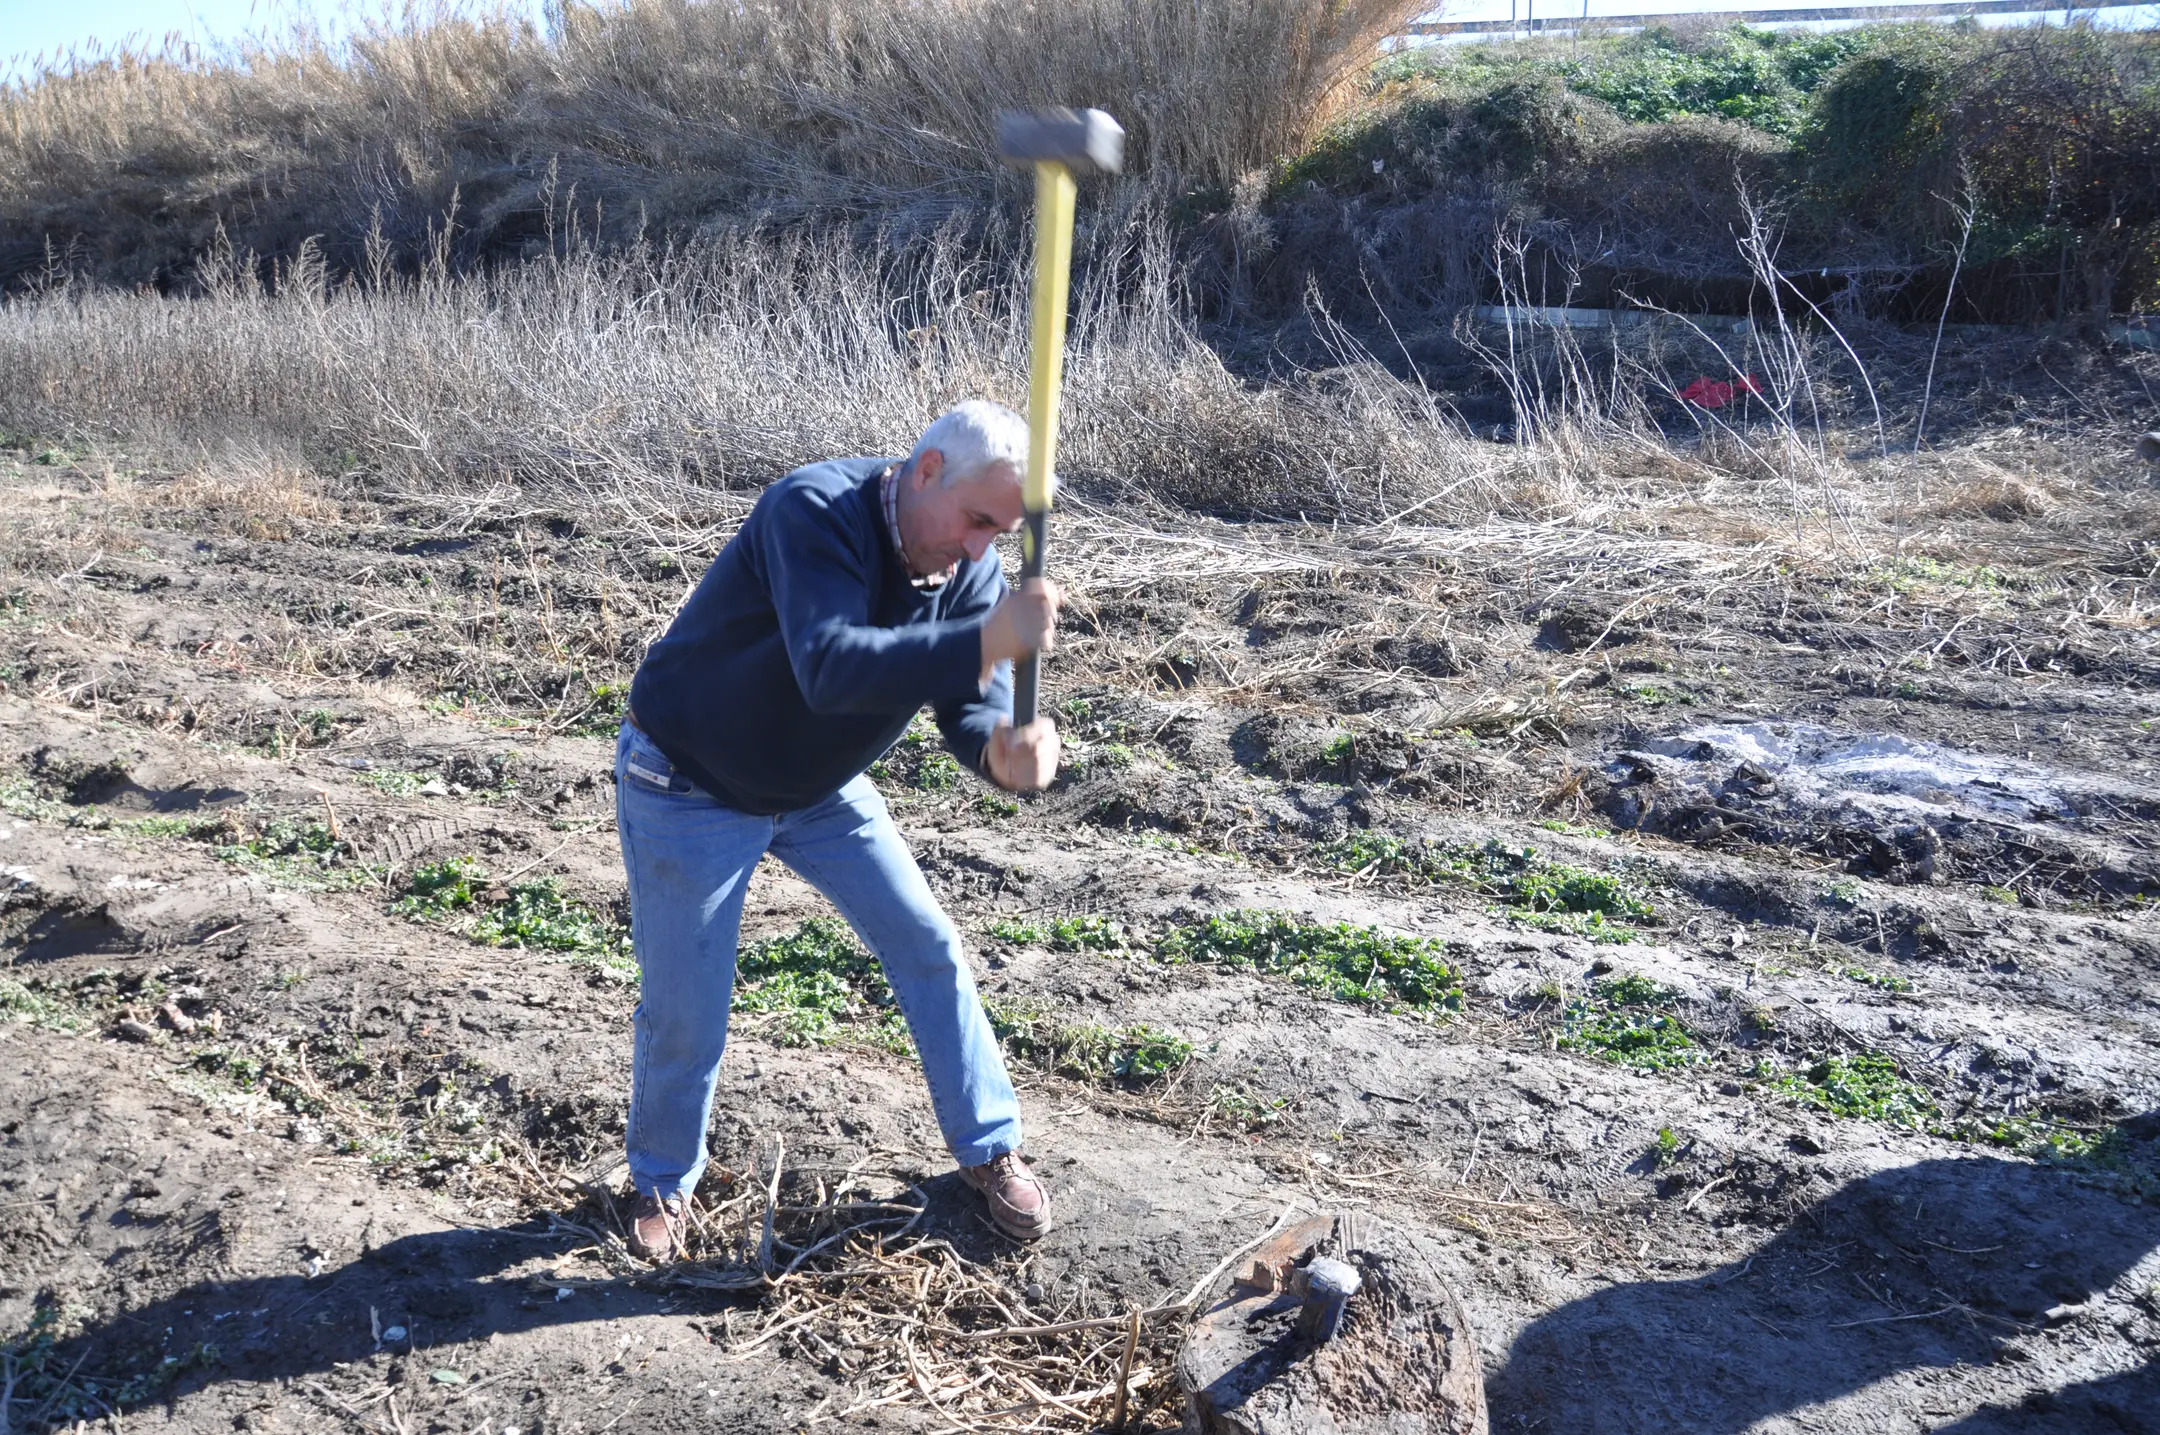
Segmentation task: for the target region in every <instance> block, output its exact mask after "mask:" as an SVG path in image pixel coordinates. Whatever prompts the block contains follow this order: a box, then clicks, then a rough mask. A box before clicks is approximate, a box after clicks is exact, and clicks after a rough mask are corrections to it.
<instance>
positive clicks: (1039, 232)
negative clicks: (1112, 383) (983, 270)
mask: <svg viewBox="0 0 2160 1435" xmlns="http://www.w3.org/2000/svg"><path fill="white" fill-rule="evenodd" d="M997 132H998V153H999V154H1000V155H1001V156H1002V157H1003V158H1004V159H1005V161H1006V163H1008V164H1016V165H1032V166H1034V169H1035V273H1034V279H1033V281H1032V294H1031V300H1032V303H1031V305H1030V307H1031V309H1032V311H1033V316H1032V319H1031V327H1030V332H1029V336H1028V466H1027V475H1026V477H1025V478H1024V479H1022V481H1021V488H1020V499H1021V507H1022V508H1023V509H1024V510H1025V512H1026V526H1025V528H1024V529H1023V530H1022V532H1021V537H1020V555H1021V564H1020V577H1021V580H1022V581H1023V582H1024V581H1026V580H1027V579H1029V578H1040V577H1042V576H1043V547H1044V544H1045V542H1046V541H1047V539H1048V537H1049V533H1048V529H1049V520H1050V504H1051V502H1052V500H1053V499H1054V498H1055V497H1056V494H1057V476H1056V467H1057V421H1058V385H1059V382H1060V379H1061V378H1062V376H1063V373H1064V367H1065V307H1066V303H1067V299H1068V293H1069V289H1070V286H1071V282H1072V228H1073V195H1074V190H1075V185H1074V183H1073V178H1074V176H1075V175H1079V174H1092V173H1096V172H1103V173H1112V174H1114V173H1116V172H1117V171H1118V170H1119V169H1122V168H1123V167H1124V162H1125V131H1124V130H1123V129H1121V128H1119V126H1118V122H1117V121H1116V120H1114V119H1111V118H1110V116H1108V115H1106V114H1104V113H1103V112H1102V111H1101V110H1065V109H1052V110H1000V111H999V112H998V117H997ZM1040 665H1041V659H1040V658H1039V657H1038V656H1036V655H1033V654H1031V655H1029V656H1028V657H1025V658H1022V659H1021V660H1020V661H1019V662H1018V663H1016V664H1014V667H1013V723H1014V725H1015V726H1018V727H1025V726H1026V725H1027V724H1029V723H1031V722H1033V721H1034V720H1035V715H1036V700H1037V696H1038V693H1039V691H1040V689H1039V679H1040Z"/></svg>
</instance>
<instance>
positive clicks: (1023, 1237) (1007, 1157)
mask: <svg viewBox="0 0 2160 1435" xmlns="http://www.w3.org/2000/svg"><path fill="white" fill-rule="evenodd" d="M960 1175H961V1178H962V1179H964V1180H965V1181H966V1182H967V1183H968V1184H969V1185H970V1186H973V1187H974V1188H975V1189H976V1190H978V1191H980V1192H982V1194H983V1200H985V1201H986V1202H988V1203H989V1205H990V1221H991V1223H992V1224H993V1225H995V1226H996V1227H997V1228H998V1229H999V1230H1001V1231H1003V1232H1004V1233H1005V1234H1006V1235H1008V1236H1011V1237H1012V1238H1013V1239H1014V1240H1016V1241H1032V1240H1035V1239H1037V1238H1039V1237H1041V1236H1042V1235H1043V1234H1044V1233H1046V1232H1047V1231H1048V1230H1049V1229H1050V1193H1049V1192H1048V1191H1047V1190H1045V1189H1044V1188H1043V1183H1042V1180H1041V1178H1040V1177H1038V1176H1037V1175H1036V1174H1035V1173H1034V1172H1033V1171H1030V1170H1029V1169H1028V1168H1027V1163H1026V1162H1025V1161H1022V1160H1021V1159H1020V1158H1019V1157H1018V1156H1017V1155H1015V1154H1013V1153H1012V1152H1010V1151H1008V1152H1006V1153H1005V1154H1004V1155H1002V1156H994V1157H992V1158H991V1159H990V1160H989V1161H988V1162H986V1163H985V1164H983V1165H980V1166H962V1167H961V1168H960Z"/></svg>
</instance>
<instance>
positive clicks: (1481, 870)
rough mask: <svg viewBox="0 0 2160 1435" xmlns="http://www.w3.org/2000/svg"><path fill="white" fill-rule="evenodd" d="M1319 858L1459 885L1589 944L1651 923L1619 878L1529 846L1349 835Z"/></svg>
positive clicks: (1511, 914) (1646, 905) (1629, 934)
mask: <svg viewBox="0 0 2160 1435" xmlns="http://www.w3.org/2000/svg"><path fill="white" fill-rule="evenodd" d="M1321 855H1322V856H1323V857H1324V858H1325V859H1326V860H1327V862H1328V863H1329V864H1330V865H1332V866H1334V867H1337V868H1340V869H1341V870H1343V871H1346V872H1354V873H1359V874H1365V873H1372V874H1377V875H1379V876H1383V877H1396V878H1401V879H1404V880H1407V881H1410V882H1413V883H1437V882H1449V881H1452V882H1459V883H1462V884H1463V885H1465V886H1468V887H1470V888H1471V889H1473V890H1475V891H1478V892H1482V893H1484V894H1486V895H1487V896H1490V897H1494V898H1497V899H1499V907H1498V909H1497V911H1498V914H1499V915H1501V916H1504V917H1508V918H1511V919H1513V920H1515V921H1518V922H1521V923H1523V924H1524V925H1525V926H1532V927H1538V928H1542V929H1544V930H1547V931H1555V932H1564V933H1566V934H1568V935H1569V936H1575V937H1582V938H1585V939H1587V940H1589V941H1592V942H1600V943H1613V942H1631V941H1633V940H1635V936H1636V933H1635V930H1634V928H1633V927H1632V926H1631V925H1630V924H1631V923H1634V922H1654V921H1656V920H1657V909H1656V908H1655V907H1654V906H1653V905H1652V904H1651V902H1650V900H1649V898H1647V897H1645V896H1644V895H1643V894H1642V893H1641V892H1640V891H1639V890H1638V889H1637V888H1636V887H1635V886H1634V884H1632V883H1631V882H1629V881H1628V880H1627V879H1626V878H1624V877H1620V876H1616V875H1614V874H1612V873H1607V872H1592V871H1589V870H1587V869H1585V868H1582V867H1571V866H1567V865H1565V864H1562V863H1554V862H1547V861H1545V860H1544V859H1542V858H1540V857H1539V856H1538V854H1537V849H1536V848H1534V847H1511V846H1509V845H1507V844H1506V843H1502V842H1487V843H1485V844H1484V845H1482V846H1476V847H1472V846H1467V845H1450V844H1447V843H1440V842H1411V841H1405V840H1404V839H1402V838H1400V837H1390V836H1387V835H1386V834H1384V833H1378V832H1353V833H1351V834H1350V835H1349V836H1347V837H1345V838H1343V839H1342V840H1340V841H1338V842H1336V843H1333V844H1332V845H1330V846H1328V847H1326V848H1323V849H1322V852H1321Z"/></svg>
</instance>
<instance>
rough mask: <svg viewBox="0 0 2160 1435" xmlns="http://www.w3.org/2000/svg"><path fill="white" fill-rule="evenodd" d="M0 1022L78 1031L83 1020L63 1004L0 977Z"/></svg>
mask: <svg viewBox="0 0 2160 1435" xmlns="http://www.w3.org/2000/svg"><path fill="white" fill-rule="evenodd" d="M0 1019H4V1020H7V1021H19V1022H25V1023H28V1024H29V1025H31V1026H41V1027H43V1028H45V1029H46V1030H47V1031H68V1032H73V1031H80V1030H82V1029H83V1025H84V1022H83V1018H82V1017H81V1016H80V1015H79V1014H78V1013H77V1012H76V1011H75V1009H74V1008H73V1007H71V1006H69V1005H68V1004H67V1003H66V1002H62V1001H58V1000H55V999H54V998H53V997H51V996H50V995H48V994H47V993H45V992H43V991H38V990H33V989H32V988H30V987H26V986H24V985H23V984H22V983H21V982H16V981H8V980H6V979H4V978H0Z"/></svg>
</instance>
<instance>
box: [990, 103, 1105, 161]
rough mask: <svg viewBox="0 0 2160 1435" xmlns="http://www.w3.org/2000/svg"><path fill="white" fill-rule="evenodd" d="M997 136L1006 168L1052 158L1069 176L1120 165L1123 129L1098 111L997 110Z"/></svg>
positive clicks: (999, 150) (999, 149) (999, 151)
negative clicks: (1070, 172)
mask: <svg viewBox="0 0 2160 1435" xmlns="http://www.w3.org/2000/svg"><path fill="white" fill-rule="evenodd" d="M997 132H998V153H999V154H1000V155H1002V156H1003V157H1004V159H1005V162H1006V163H1007V164H1019V165H1028V164H1038V163H1040V162H1042V161H1044V160H1056V161H1058V162H1059V163H1061V164H1063V165H1064V166H1065V167H1066V168H1067V169H1069V170H1071V171H1072V172H1073V173H1074V174H1093V173H1095V172H1097V171H1101V172H1102V173H1104V174H1116V173H1117V172H1118V171H1119V170H1121V169H1123V168H1124V167H1125V131H1124V129H1123V128H1122V127H1121V126H1120V125H1119V124H1118V122H1117V121H1116V120H1114V119H1111V118H1110V117H1109V116H1108V115H1106V114H1104V113H1103V112H1102V111H1101V110H1063V109H1058V110H999V111H998V114H997Z"/></svg>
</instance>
